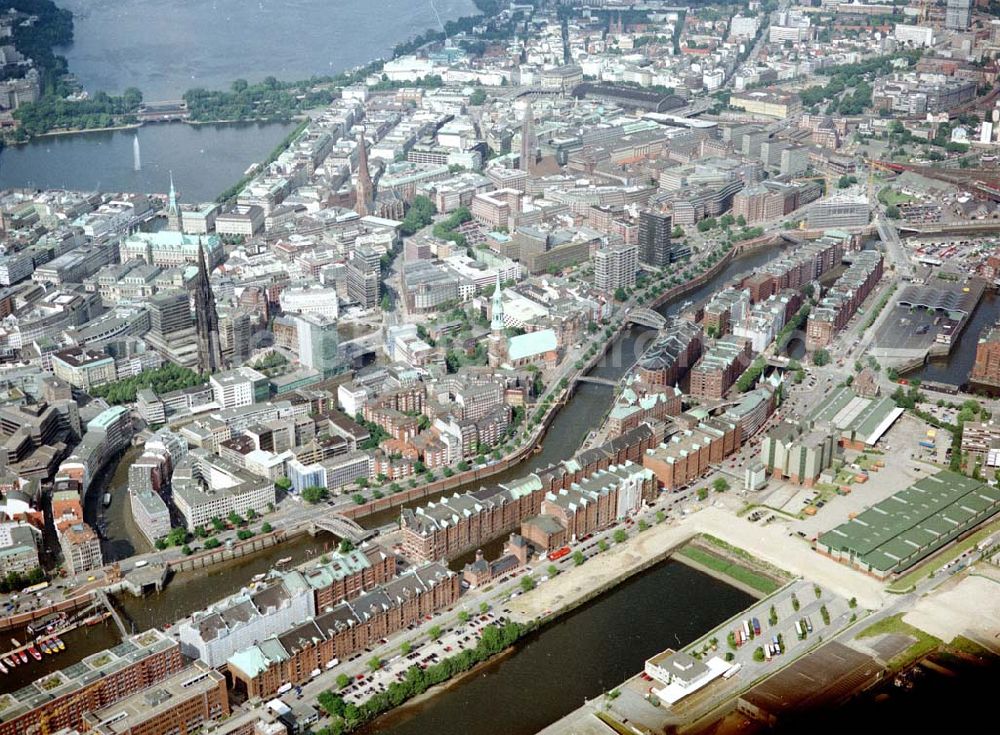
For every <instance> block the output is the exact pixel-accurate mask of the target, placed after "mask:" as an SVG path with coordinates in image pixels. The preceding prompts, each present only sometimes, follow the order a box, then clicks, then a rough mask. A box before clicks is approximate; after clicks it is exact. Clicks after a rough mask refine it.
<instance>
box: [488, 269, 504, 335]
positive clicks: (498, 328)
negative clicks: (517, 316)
mask: <svg viewBox="0 0 1000 735" xmlns="http://www.w3.org/2000/svg"><path fill="white" fill-rule="evenodd" d="M492 311H493V315H492V320H491V321H490V329H492V330H493V331H494V332H502V331H503V295H502V293H501V288H500V271H499V270H498V271H497V285H496V286H495V287H494V288H493V309H492Z"/></svg>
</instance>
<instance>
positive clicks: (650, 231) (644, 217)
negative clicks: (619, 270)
mask: <svg viewBox="0 0 1000 735" xmlns="http://www.w3.org/2000/svg"><path fill="white" fill-rule="evenodd" d="M672 226H673V217H671V215H669V214H665V213H663V212H654V211H645V212H642V213H640V215H639V260H641V261H642V262H643V263H647V264H649V265H652V266H655V267H657V268H663V267H664V266H667V265H669V264H670V230H671V228H672Z"/></svg>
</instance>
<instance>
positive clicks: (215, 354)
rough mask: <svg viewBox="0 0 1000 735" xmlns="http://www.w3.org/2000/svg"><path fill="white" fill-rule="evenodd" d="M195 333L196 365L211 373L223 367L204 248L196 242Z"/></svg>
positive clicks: (217, 324)
mask: <svg viewBox="0 0 1000 735" xmlns="http://www.w3.org/2000/svg"><path fill="white" fill-rule="evenodd" d="M194 315H195V333H196V335H197V337H198V366H199V368H200V370H201V372H203V373H206V374H209V375H211V374H212V373H215V372H218V371H219V370H221V369H222V368H223V363H222V343H221V340H220V338H219V314H218V312H217V311H216V309H215V296H214V295H213V294H212V284H211V282H210V281H209V279H208V268H207V267H206V265H205V248H204V247H203V246H202V244H201V243H200V242H199V243H198V276H197V278H196V280H195V288H194Z"/></svg>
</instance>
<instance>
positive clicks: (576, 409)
mask: <svg viewBox="0 0 1000 735" xmlns="http://www.w3.org/2000/svg"><path fill="white" fill-rule="evenodd" d="M783 252H784V251H783V249H782V248H779V247H774V248H770V249H768V250H762V251H758V252H755V253H751V254H749V255H745V256H743V257H741V258H736V259H734V260H733V261H732V262H731V263H729V264H728V265H726V267H725V268H723V269H722V271H721V272H720V273H719V274H718V275H717V276H716V277H715V278H712V279H711V280H709V281H708V282H706V283H705V284H704V285H702V286H700V287H699V288H697V289H695V290H694V291H693V292H692V293H690V294H688V295H686V296H683V297H682V298H680V299H676V300H674V301H673V302H670V303H667V304H664V305H663V306H661V307H659V309H658V311H659V312H660V313H661V314H663V315H664V316H672V315H674V314H677V313H678V312H679V311H680V310H681V306H682V305H683V304H684V302H686V301H693V302H695V303H697V302H700V301H702V300H703V299H707V298H708V297H710V296H711V295H712V294H714V293H715V292H716V291H718V290H719V289H720V288H721V287H722V286H723V285H724V284H726V283H727V282H729V281H730V280H732V279H734V278H735V277H736V276H738V275H742V274H745V273H750V272H752V271H754V270H756V269H757V268H760V267H761V266H762V265H764V263H767V262H768V261H769V260H771V259H773V258H775V257H777V256H779V255H781V254H782V253H783ZM655 335H656V332H655V331H654V330H652V329H648V328H646V327H640V326H633V327H632V328H631V329H629V330H628V331H626V332H625V333H624V334H623V335H622V336H621V337H620V338H618V339H617V340H616V341H615V343H614V344H613V345H612V347H611V349H609V350H608V353H607V354H606V355H605V357H604V359H603V360H602V361H601V362H600V363H598V365H597V366H596V367H595V368H594V369H593V370H591V371H590V373H589V375H592V376H594V377H599V378H608V379H611V380H618V379H620V378H621V377H622V376H623V375H625V373H626V372H627V371H628V370H629V369H630V368H631V367H632V366H633V365H634V364H635V362H636V360H637V359H638V358H639V356H640V355H641V354H642V353H643V351H644V350H645V349H646V347H647V346H648V345H649V342H650V341H651V340H652V339H653V338H654V337H655ZM613 397H614V391H613V389H612V388H611V387H610V386H604V385H596V384H594V383H582V384H580V385H579V387H578V388H577V390H576V392H575V393H574V394H573V397H572V398H571V399H570V400H569V402H568V403H567V404H566V405H565V406H563V407H562V408H561V409H560V410H559V413H558V414H556V418H555V419H554V420H553V422H552V424H551V425H550V426H549V430H548V431H547V432H546V434H545V438H544V439H543V440H542V450H541V451H540V452H538V453H537V454H533V455H530V456H528V457H527V458H526V459H525V460H524V461H523V462H521V463H520V464H518V465H515V466H513V467H511V468H509V469H507V470H505V471H504V472H500V473H498V474H496V475H493V476H491V477H489V478H488V479H487V480H486V482H488V483H490V484H491V485H496V484H501V483H504V482H507V481H509V480H513V479H516V478H519V477H523V476H524V475H526V474H527V473H529V472H534V471H535V470H538V469H541V468H543V467H547V466H549V465H551V464H556V463H558V462H561V461H562V460H564V459H569V458H570V457H572V456H573V455H574V454H575V453H576V452H577V450H578V449H579V448H580V445H581V444H582V443H583V441H584V439H586V438H587V434H588V433H589V432H590V431H591V430H593V429H596V428H598V426H599V425H600V424H601V422H602V419H603V418H604V416H605V415H606V414H607V412H608V411H609V410H610V408H611V401H612V398H613ZM481 484H482V483H476V482H472V483H468V484H466V485H462V486H459V487H457V488H453V489H451V490H448V491H446V492H443V493H439V494H437V495H431V496H428V497H426V498H422V499H420V500H419V501H414V502H411V503H407V504H406V505H405V507H415V506H419V505H424V504H426V503H427V502H429V501H431V500H435V499H437V498H441V497H444V496H445V495H449V496H450V495H452V494H454V493H456V492H457V493H463V492H465V491H467V490H475V489H476V488H477V487H478V486H479V485H481ZM399 513H400V508H399V507H396V508H391V509H389V510H385V511H381V512H379V513H375V514H373V515H370V516H365V517H364V518H359V519H357V521H358V523H360V524H361V525H362V526H364V527H365V528H377V527H379V526H384V525H386V524H387V523H392V522H393V521H398V520H399Z"/></svg>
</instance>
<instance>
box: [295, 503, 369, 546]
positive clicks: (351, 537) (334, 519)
mask: <svg viewBox="0 0 1000 735" xmlns="http://www.w3.org/2000/svg"><path fill="white" fill-rule="evenodd" d="M310 525H311V526H312V528H311V531H312V533H315V532H316V531H317V530H322V531H327V532H328V533H332V534H333V535H334V536H337V537H339V538H344V539H347V540H348V541H350V542H351V543H352V544H360V543H361V542H362V541H364V540H365V539H368V538H370V537H371V536H374V535H375V533H376V532H375V531H374V530H369V529H366V528H362V527H361V526H359V525H358V524H357V523H355V522H354V521H352V520H351V519H350V518H348V517H347V516H345V515H343V514H341V513H337V512H336V511H330V512H328V513H324V514H323V515H320V516H317V517H316V518H314V519H313V520H312V523H311V524H310Z"/></svg>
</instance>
